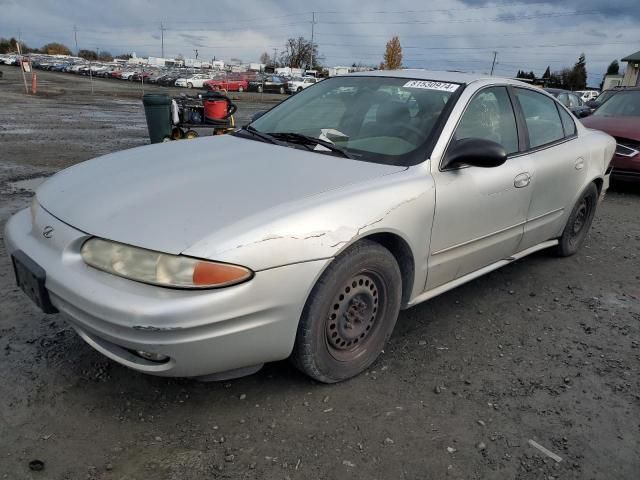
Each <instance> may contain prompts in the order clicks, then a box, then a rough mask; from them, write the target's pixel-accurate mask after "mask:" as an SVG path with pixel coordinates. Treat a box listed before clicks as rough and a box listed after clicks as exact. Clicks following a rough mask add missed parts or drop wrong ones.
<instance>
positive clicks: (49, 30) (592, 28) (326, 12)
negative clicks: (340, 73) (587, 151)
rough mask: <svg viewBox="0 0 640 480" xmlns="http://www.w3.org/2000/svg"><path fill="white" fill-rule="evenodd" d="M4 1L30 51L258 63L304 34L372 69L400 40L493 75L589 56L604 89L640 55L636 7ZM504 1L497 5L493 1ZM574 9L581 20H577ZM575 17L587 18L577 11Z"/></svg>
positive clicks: (597, 3)
mask: <svg viewBox="0 0 640 480" xmlns="http://www.w3.org/2000/svg"><path fill="white" fill-rule="evenodd" d="M0 2H3V3H2V15H0V36H5V37H8V36H17V34H18V28H19V29H20V34H21V36H22V38H23V39H24V40H25V41H26V42H27V43H28V44H29V45H33V46H40V45H42V44H44V43H47V42H51V41H60V42H63V43H66V44H67V45H69V46H70V47H71V48H74V47H75V44H74V25H75V26H76V27H77V30H78V32H77V38H78V47H79V48H92V49H95V48H98V47H100V48H101V49H108V50H109V51H111V52H112V53H118V52H129V51H135V52H136V53H137V54H138V55H139V56H144V55H154V56H158V55H160V53H161V45H160V24H161V23H162V25H163V27H164V28H165V31H164V50H165V54H166V55H167V56H174V55H177V54H178V53H181V52H183V53H185V54H187V56H188V55H189V54H191V51H192V49H193V48H197V49H198V51H199V58H213V57H216V58H223V59H229V58H232V57H236V58H241V59H242V60H244V61H256V60H257V59H258V58H259V56H260V54H261V53H262V52H265V51H266V52H268V53H269V54H274V53H277V52H280V51H282V48H283V46H284V44H285V42H286V40H287V38H289V37H297V36H305V37H307V38H309V37H310V35H311V18H312V14H311V12H312V11H315V12H316V15H315V18H316V22H317V23H316V24H315V25H314V38H315V40H316V42H317V43H318V45H319V51H320V54H321V55H322V57H324V59H325V63H326V64H328V65H345V64H347V65H350V64H352V63H354V62H356V63H358V62H361V63H364V64H370V65H377V64H378V63H379V62H380V60H381V59H382V54H383V52H384V47H385V43H386V42H387V41H388V40H389V38H391V36H393V35H396V34H397V35H399V36H400V41H401V43H402V45H403V47H404V64H405V65H406V66H408V67H417V68H431V69H446V70H466V71H477V72H488V71H489V69H490V68H491V62H492V59H493V52H494V51H496V52H498V53H497V64H496V67H495V70H496V72H497V73H498V74H500V75H506V76H512V75H514V74H515V72H516V71H517V70H518V69H522V70H527V71H529V70H533V71H534V72H536V73H537V74H539V75H541V74H542V72H543V71H544V69H546V67H547V66H550V67H551V70H559V69H561V68H563V67H565V66H571V65H573V63H575V61H576V59H577V58H578V56H579V55H580V53H582V52H584V53H585V54H586V56H587V70H588V73H589V81H590V84H593V85H597V84H599V83H600V79H601V76H602V73H603V72H604V71H605V70H606V67H607V65H608V64H609V62H611V60H613V59H616V58H617V59H620V58H622V57H624V56H625V55H628V54H629V53H632V52H634V51H637V50H640V42H639V41H638V38H637V21H636V20H635V19H636V18H638V16H640V3H638V0H608V1H606V2H603V1H602V0H564V1H563V2H557V1H545V2H541V1H534V0H531V1H529V0H520V1H517V0H495V1H494V0H492V1H485V0H441V1H439V2H437V3H435V2H423V1H420V0H395V1H394V2H388V0H369V1H368V2H366V3H362V2H358V1H356V0H321V1H320V0H308V1H305V2H299V1H295V2H294V1H293V0H278V1H276V0H244V1H243V2H235V3H234V2H229V3H225V5H224V8H215V9H214V8H212V2H211V1H209V0H189V1H187V0H184V1H182V2H175V0H111V1H109V2H91V1H89V0H67V1H65V2H64V5H65V7H64V8H60V3H59V2H49V1H46V0H21V1H20V2H17V1H11V0H9V1H7V0H0ZM496 2H499V3H496ZM572 12H577V14H574V13H572ZM580 12H582V13H580Z"/></svg>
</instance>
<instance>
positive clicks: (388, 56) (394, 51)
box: [384, 35, 402, 70]
mask: <svg viewBox="0 0 640 480" xmlns="http://www.w3.org/2000/svg"><path fill="white" fill-rule="evenodd" d="M398 68H402V46H401V45H400V38H398V36H397V35H396V36H395V37H393V38H392V39H391V40H389V41H388V42H387V48H386V49H385V51H384V69H385V70H397V69H398Z"/></svg>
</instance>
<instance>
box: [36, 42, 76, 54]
mask: <svg viewBox="0 0 640 480" xmlns="http://www.w3.org/2000/svg"><path fill="white" fill-rule="evenodd" d="M40 51H41V52H42V53H46V54H47V55H71V50H69V47H67V46H66V45H63V44H62V43H57V42H52V43H47V44H46V45H43V46H42V48H41V49H40Z"/></svg>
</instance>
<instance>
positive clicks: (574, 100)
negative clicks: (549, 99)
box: [569, 95, 582, 108]
mask: <svg viewBox="0 0 640 480" xmlns="http://www.w3.org/2000/svg"><path fill="white" fill-rule="evenodd" d="M580 105H582V102H581V101H580V99H579V98H578V97H576V96H575V95H569V106H570V107H572V108H573V107H579V106H580Z"/></svg>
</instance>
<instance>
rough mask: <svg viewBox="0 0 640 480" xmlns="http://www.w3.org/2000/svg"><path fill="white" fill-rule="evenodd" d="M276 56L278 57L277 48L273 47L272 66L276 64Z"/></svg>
mask: <svg viewBox="0 0 640 480" xmlns="http://www.w3.org/2000/svg"><path fill="white" fill-rule="evenodd" d="M277 58H278V49H277V48H274V49H273V66H274V67H277V66H278V60H277Z"/></svg>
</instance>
